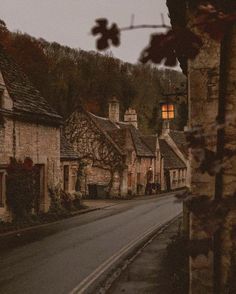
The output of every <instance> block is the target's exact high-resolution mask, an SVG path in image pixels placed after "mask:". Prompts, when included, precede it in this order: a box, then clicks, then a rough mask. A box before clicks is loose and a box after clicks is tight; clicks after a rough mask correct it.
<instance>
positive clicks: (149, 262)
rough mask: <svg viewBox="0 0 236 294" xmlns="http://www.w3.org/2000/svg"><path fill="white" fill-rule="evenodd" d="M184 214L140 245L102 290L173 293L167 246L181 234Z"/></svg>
mask: <svg viewBox="0 0 236 294" xmlns="http://www.w3.org/2000/svg"><path fill="white" fill-rule="evenodd" d="M181 220H182V219H181V217H180V218H177V219H176V220H175V221H174V222H172V223H171V224H169V225H168V226H167V227H166V228H164V229H163V230H162V231H161V232H158V233H157V234H156V236H155V237H153V239H152V240H151V241H149V242H148V243H147V244H145V246H143V248H141V249H139V251H138V252H137V254H136V256H134V257H132V260H131V261H126V263H125V264H124V265H123V269H122V268H119V269H117V270H116V272H115V273H114V274H113V277H110V279H108V280H107V282H106V284H105V286H104V287H102V288H100V290H99V291H98V293H106V294H125V293H126V294H158V293H160V294H168V293H173V289H172V288H171V283H170V277H169V276H168V275H167V274H165V267H163V263H164V262H163V261H164V258H165V254H166V247H167V245H168V244H169V243H170V241H171V239H172V237H173V236H174V235H176V234H177V232H178V230H179V228H180V225H181Z"/></svg>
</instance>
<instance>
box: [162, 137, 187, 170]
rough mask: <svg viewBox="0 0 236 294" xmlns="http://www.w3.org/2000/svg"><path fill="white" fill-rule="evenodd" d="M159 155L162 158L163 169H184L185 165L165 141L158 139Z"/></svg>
mask: <svg viewBox="0 0 236 294" xmlns="http://www.w3.org/2000/svg"><path fill="white" fill-rule="evenodd" d="M159 144H160V151H161V155H162V156H163V157H164V168H165V169H179V168H186V165H185V163H184V162H183V161H182V160H181V159H180V158H179V157H178V155H177V154H176V153H175V152H174V150H173V149H172V148H171V147H170V146H169V144H168V143H167V142H166V141H165V139H159Z"/></svg>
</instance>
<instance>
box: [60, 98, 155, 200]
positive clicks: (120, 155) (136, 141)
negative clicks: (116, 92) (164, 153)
mask: <svg viewBox="0 0 236 294" xmlns="http://www.w3.org/2000/svg"><path fill="white" fill-rule="evenodd" d="M137 126H138V125H137V114H136V112H135V110H133V109H129V110H127V111H126V113H125V117H124V121H123V122H121V121H120V112H119V101H118V100H117V99H115V98H113V99H112V100H111V101H110V103H109V116H108V118H104V117H99V116H96V115H94V114H92V113H90V112H87V111H85V110H84V109H83V108H82V107H80V108H78V109H77V110H76V111H75V112H74V113H73V114H72V115H71V116H70V117H69V119H68V120H67V122H66V126H65V135H66V138H67V140H68V141H69V142H70V143H71V144H72V145H73V148H74V150H75V151H76V152H78V154H79V157H80V159H81V160H82V161H84V162H86V168H85V191H84V193H86V194H91V196H93V195H94V194H101V196H103V197H104V196H105V194H109V196H110V197H127V195H129V194H130V195H131V194H132V195H134V194H144V193H145V190H146V188H147V184H151V183H153V182H154V170H155V153H154V152H153V151H152V150H151V149H150V148H149V146H147V145H146V143H145V142H144V140H143V139H142V136H141V134H140V132H139V130H138V129H137ZM92 187H96V188H97V189H100V188H101V189H100V190H101V191H100V192H98V191H97V192H96V191H94V190H91V189H93V188H92ZM99 187H100V188H99ZM89 189H90V190H89ZM146 192H147V191H146ZM92 194H93V195H92Z"/></svg>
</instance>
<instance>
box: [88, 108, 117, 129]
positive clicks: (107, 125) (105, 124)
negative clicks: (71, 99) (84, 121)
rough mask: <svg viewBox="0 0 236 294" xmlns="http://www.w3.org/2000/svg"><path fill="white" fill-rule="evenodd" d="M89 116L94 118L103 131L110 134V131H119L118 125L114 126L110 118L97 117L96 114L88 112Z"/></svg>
mask: <svg viewBox="0 0 236 294" xmlns="http://www.w3.org/2000/svg"><path fill="white" fill-rule="evenodd" d="M88 114H89V115H90V116H91V117H92V118H93V120H94V121H95V122H96V123H97V124H98V125H99V127H100V128H101V129H102V130H103V131H106V132H108V131H112V130H116V129H117V126H116V124H114V123H113V122H112V121H111V120H109V119H108V118H105V117H101V116H97V115H95V114H93V113H91V112H88Z"/></svg>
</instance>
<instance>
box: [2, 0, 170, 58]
mask: <svg viewBox="0 0 236 294" xmlns="http://www.w3.org/2000/svg"><path fill="white" fill-rule="evenodd" d="M165 3H166V0H0V18H2V19H3V20H4V21H5V22H6V24H7V26H8V28H9V29H10V30H12V31H15V30H20V31H22V32H26V33H28V34H30V35H32V36H35V37H42V38H44V39H46V40H48V41H56V42H58V43H61V44H65V45H68V46H70V47H74V48H81V49H84V50H95V38H94V37H93V36H91V34H90V30H91V27H92V26H93V25H94V20H95V19H96V18H98V17H106V18H108V19H109V20H110V21H112V22H117V23H118V24H119V25H120V26H127V25H129V24H130V20H131V15H132V14H134V15H135V24H143V23H145V24H158V23H160V22H161V13H163V14H164V15H165V20H166V23H169V18H168V15H167V8H166V4H165ZM151 32H152V31H151V30H138V31H132V32H124V33H122V36H121V37H122V45H121V46H120V47H119V48H115V49H114V48H112V52H113V54H114V55H115V56H116V57H118V58H120V59H122V60H124V61H129V62H132V63H134V62H136V61H137V60H138V57H139V53H140V51H141V50H142V49H143V48H144V47H145V46H146V45H147V44H148V41H149V36H150V33H151Z"/></svg>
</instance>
